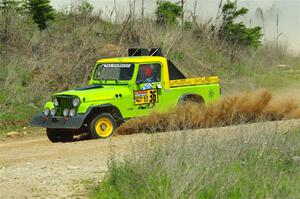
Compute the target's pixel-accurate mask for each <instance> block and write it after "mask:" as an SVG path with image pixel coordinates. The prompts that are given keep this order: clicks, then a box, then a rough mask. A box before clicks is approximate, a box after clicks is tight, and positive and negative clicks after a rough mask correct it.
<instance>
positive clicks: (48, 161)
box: [0, 120, 300, 198]
mask: <svg viewBox="0 0 300 199" xmlns="http://www.w3.org/2000/svg"><path fill="white" fill-rule="evenodd" d="M294 127H300V121H299V120H291V121H281V122H268V123H263V124H251V125H241V126H234V127H223V128H215V129H201V130H195V131H187V132H176V133H174V132H169V133H163V134H159V135H158V134H156V135H145V134H135V135H129V136H115V137H112V138H110V139H102V140H85V141H77V142H71V143H56V144H53V143H50V142H49V141H48V140H47V138H46V137H45V136H42V135H37V136H27V137H22V138H4V139H2V140H1V139H0V198H72V197H73V198H86V196H87V191H86V184H87V183H86V182H87V181H92V182H97V181H100V180H101V178H102V177H103V175H104V173H105V171H106V170H107V159H108V157H109V154H110V152H111V151H112V150H111V149H113V150H114V151H115V154H116V155H117V156H120V155H122V154H124V153H125V152H126V151H128V149H130V147H131V146H132V144H133V143H139V142H140V141H141V139H142V140H145V139H149V138H151V137H152V136H156V137H157V136H161V137H169V136H182V135H183V134H185V135H188V136H192V137H194V136H197V135H200V134H202V135H203V134H205V135H207V136H212V137H213V136H224V137H227V138H228V137H230V136H232V135H234V134H237V133H251V132H257V131H262V132H263V131H278V132H286V131H287V130H289V129H291V128H294ZM39 131H42V130H39ZM41 134H42V132H41Z"/></svg>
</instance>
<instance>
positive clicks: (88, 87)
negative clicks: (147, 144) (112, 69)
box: [75, 85, 103, 91]
mask: <svg viewBox="0 0 300 199" xmlns="http://www.w3.org/2000/svg"><path fill="white" fill-rule="evenodd" d="M95 88H103V86H101V85H91V86H85V87H82V88H76V89H75V91H85V90H90V89H95Z"/></svg>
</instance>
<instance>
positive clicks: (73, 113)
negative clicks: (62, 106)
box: [69, 109, 76, 117]
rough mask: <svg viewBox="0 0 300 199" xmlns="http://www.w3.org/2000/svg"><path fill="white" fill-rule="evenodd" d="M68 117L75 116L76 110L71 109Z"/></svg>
mask: <svg viewBox="0 0 300 199" xmlns="http://www.w3.org/2000/svg"><path fill="white" fill-rule="evenodd" d="M69 115H70V116H71V117H74V116H75V115H76V110H75V109H71V110H70V113H69Z"/></svg>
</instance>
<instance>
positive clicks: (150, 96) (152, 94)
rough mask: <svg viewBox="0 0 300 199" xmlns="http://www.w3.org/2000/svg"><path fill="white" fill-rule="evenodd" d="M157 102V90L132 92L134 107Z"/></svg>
mask: <svg viewBox="0 0 300 199" xmlns="http://www.w3.org/2000/svg"><path fill="white" fill-rule="evenodd" d="M157 102H158V95H157V90H155V89H151V90H139V91H135V92H134V103H135V105H142V104H154V103H157Z"/></svg>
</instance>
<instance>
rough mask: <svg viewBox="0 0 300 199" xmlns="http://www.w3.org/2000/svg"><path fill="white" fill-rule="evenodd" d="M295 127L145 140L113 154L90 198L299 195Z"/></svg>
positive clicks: (298, 136)
mask: <svg viewBox="0 0 300 199" xmlns="http://www.w3.org/2000/svg"><path fill="white" fill-rule="evenodd" d="M299 131H300V130H299V129H298V130H295V131H291V132H288V133H278V132H261V131H258V130H257V129H253V132H252V133H249V132H241V133H240V134H239V135H237V136H235V137H234V138H228V139H227V138H224V137H223V138H208V137H207V136H199V137H198V138H192V140H189V139H187V138H185V137H182V136H181V137H177V138H168V139H167V140H164V141H162V140H160V141H159V140H156V141H151V142H149V141H148V143H143V144H142V145H144V146H143V147H142V148H143V149H139V150H137V149H136V150H133V151H132V153H131V154H129V155H128V156H126V157H125V158H124V159H123V160H116V158H114V156H112V157H111V160H110V162H109V171H108V173H107V175H106V177H105V178H104V180H103V181H102V182H101V183H100V184H99V185H98V187H97V188H96V189H94V190H93V191H92V193H91V198H299V197H300V190H299V186H300V163H299V162H295V161H294V160H293V159H292V157H294V156H297V155H300V146H299V141H300V134H299ZM254 132H255V133H254Z"/></svg>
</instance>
